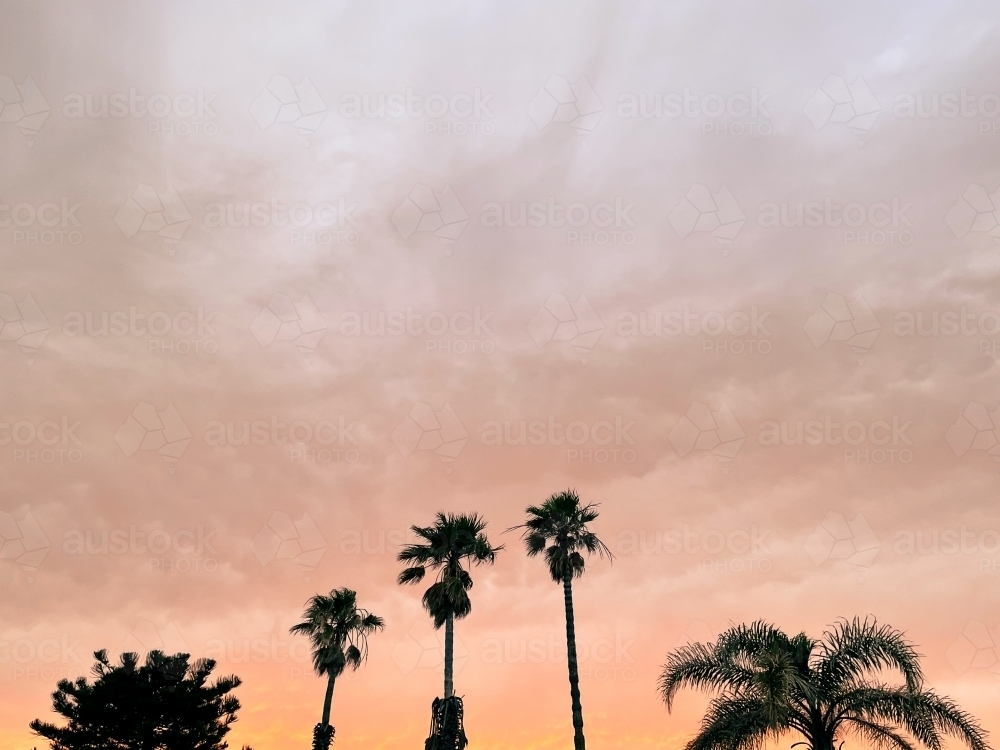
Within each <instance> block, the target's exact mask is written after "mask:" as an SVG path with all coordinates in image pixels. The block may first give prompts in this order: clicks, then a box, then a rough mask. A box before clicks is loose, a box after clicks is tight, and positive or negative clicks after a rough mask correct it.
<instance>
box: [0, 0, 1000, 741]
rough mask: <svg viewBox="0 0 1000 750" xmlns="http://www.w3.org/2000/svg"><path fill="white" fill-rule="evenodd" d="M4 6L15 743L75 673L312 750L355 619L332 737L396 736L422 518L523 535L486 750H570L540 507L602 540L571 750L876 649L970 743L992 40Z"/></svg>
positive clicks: (996, 467) (728, 14) (692, 723)
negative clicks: (113, 680) (352, 650)
mask: <svg viewBox="0 0 1000 750" xmlns="http://www.w3.org/2000/svg"><path fill="white" fill-rule="evenodd" d="M0 8H2V11H3V12H2V15H0V18H2V21H0V100H2V103H3V110H2V111H0V144H2V146H0V148H2V154H3V166H2V169H0V253H2V269H3V273H2V274H0V323H2V325H3V328H2V329H0V382H2V383H3V387H2V396H0V477H2V482H3V488H4V489H3V493H2V495H0V542H2V547H0V594H2V595H0V698H2V699H0V750H30V748H32V747H36V746H37V747H38V748H39V750H41V748H42V747H43V746H44V743H43V742H40V741H39V739H40V738H38V737H34V736H32V733H31V731H30V729H29V728H28V722H29V721H30V720H32V719H34V718H36V717H37V718H42V719H43V720H46V721H52V720H56V719H57V717H56V716H55V715H54V714H53V713H52V712H51V699H50V693H51V692H52V691H53V690H54V689H55V685H56V682H57V681H58V680H59V679H60V678H62V677H73V678H75V677H76V676H79V675H80V674H89V669H90V665H91V663H92V658H91V654H92V653H93V652H94V651H95V650H97V649H101V648H106V649H108V650H109V651H110V652H111V653H112V655H113V656H115V657H117V655H118V654H119V653H121V652H122V651H128V650H135V651H140V652H145V651H148V650H150V649H155V648H161V649H166V650H169V651H184V652H189V653H190V654H192V656H194V657H202V656H209V657H212V658H215V659H217V661H218V662H219V666H218V669H217V672H218V673H220V674H231V673H235V674H238V675H239V676H240V678H241V679H242V680H243V685H242V686H241V687H240V688H238V690H237V691H236V695H237V696H238V697H239V699H240V701H241V702H242V705H243V708H242V709H241V711H240V714H239V720H238V722H237V723H236V724H235V725H234V727H233V731H232V732H231V733H230V734H229V736H228V737H227V740H228V741H229V743H230V746H231V747H232V748H234V749H235V748H240V747H242V745H244V744H248V745H251V746H252V747H253V748H254V750H286V749H287V748H295V747H308V745H309V742H310V741H311V732H312V728H313V725H314V724H315V723H316V722H317V721H318V720H319V715H320V711H321V708H322V700H323V689H324V682H323V681H322V680H321V679H320V678H318V677H316V676H315V675H313V674H312V670H311V664H310V661H309V656H308V653H307V650H306V644H305V641H304V639H302V638H300V637H293V636H290V635H289V634H288V629H289V627H290V626H291V625H293V624H294V623H295V622H296V621H297V618H298V617H299V615H300V614H301V612H302V609H303V606H304V603H305V602H306V600H307V599H308V598H309V597H310V596H312V595H313V594H315V593H318V592H327V591H329V590H330V589H332V588H335V587H341V586H348V587H350V588H353V589H355V590H357V592H358V596H359V600H360V602H361V604H362V605H363V606H365V607H367V608H368V609H370V610H372V611H374V612H376V613H378V614H379V615H381V616H382V617H384V618H385V620H386V623H387V625H386V628H385V631H384V632H382V633H380V634H377V635H375V636H374V637H373V638H372V640H371V644H370V646H371V653H370V658H369V661H368V663H367V664H366V665H365V666H364V667H363V668H362V669H361V670H359V671H358V672H357V673H356V674H351V675H349V676H346V677H344V678H343V679H342V680H341V681H340V682H339V683H338V686H337V690H336V694H335V696H334V702H333V715H332V723H333V724H334V725H335V726H336V730H337V737H336V747H339V748H343V749H344V750H360V749H361V748H379V749H380V750H403V749H404V748H414V747H418V746H419V745H418V743H422V742H423V738H424V737H426V735H427V728H428V723H429V707H430V702H431V700H432V699H433V698H434V697H435V696H437V695H440V694H441V692H442V685H441V679H442V678H441V674H442V667H441V659H442V647H441V643H442V636H441V634H439V633H436V632H435V631H433V629H432V628H431V624H430V620H429V618H428V617H427V615H426V614H425V613H424V612H423V610H422V609H421V605H420V595H421V592H422V589H421V588H417V587H412V588H411V587H407V588H401V587H399V586H398V585H396V583H395V577H396V575H397V574H398V572H399V565H398V563H397V562H396V560H395V556H396V553H397V551H398V547H399V544H400V543H402V542H404V541H406V539H407V534H408V532H407V529H408V527H409V526H410V525H412V524H427V523H430V521H431V520H432V519H433V515H434V513H435V512H436V511H438V510H445V511H455V512H460V511H461V512H465V511H470V512H471V511H476V512H479V513H481V514H482V515H483V516H485V518H486V519H487V520H488V521H489V526H488V533H489V536H490V538H491V540H493V541H494V542H495V543H497V544H500V543H503V544H505V545H506V548H505V549H504V550H503V551H502V552H501V553H500V555H499V556H498V558H497V561H496V565H495V566H494V567H492V568H480V569H477V570H474V571H473V577H474V580H475V586H474V588H473V589H472V592H471V596H472V600H473V611H472V614H471V615H470V616H469V617H468V618H467V619H465V620H462V621H460V622H459V623H458V625H457V638H458V645H457V656H458V661H457V676H456V690H457V693H458V694H459V695H462V696H464V697H465V706H466V727H467V732H468V735H469V737H470V740H471V742H472V745H471V746H472V747H474V748H483V749H484V750H486V749H489V750H507V749H511V750H513V749H514V748H517V749H519V750H520V749H528V748H566V747H569V746H570V742H571V737H572V727H571V722H570V699H569V688H568V684H567V677H566V664H565V640H564V639H565V634H564V633H565V631H564V617H563V603H562V591H561V589H560V587H559V586H557V585H555V584H554V583H552V582H551V580H550V579H549V576H548V573H547V571H546V570H545V568H544V565H543V564H542V562H541V561H540V560H537V559H528V558H527V557H526V555H525V553H524V551H523V548H522V545H521V542H520V541H519V539H518V537H517V535H516V534H513V533H511V534H502V532H503V531H504V529H507V528H508V527H511V526H514V525H516V524H518V523H520V522H522V521H523V518H524V508H525V507H526V506H527V505H529V504H534V503H538V502H540V501H542V500H544V499H545V498H546V497H547V496H548V495H550V494H552V493H553V492H557V491H560V490H563V489H566V488H567V487H573V488H575V489H576V490H577V491H578V492H579V493H580V494H581V496H582V498H583V499H584V500H585V501H587V502H593V503H599V504H600V513H601V515H600V518H599V519H598V520H597V521H596V522H595V523H594V524H593V529H594V530H595V531H596V532H597V533H598V534H599V535H600V536H601V538H602V539H603V540H604V541H605V542H606V543H607V544H608V546H609V547H610V548H611V549H612V550H613V551H614V552H615V559H614V560H613V562H612V561H609V560H601V559H596V558H595V559H591V560H590V561H589V562H588V568H587V572H586V574H585V575H584V576H583V578H582V579H581V580H580V581H579V582H578V583H577V584H576V585H575V595H576V613H577V635H578V639H579V642H580V645H579V648H580V656H581V672H582V676H581V690H582V694H583V709H584V719H585V722H586V735H587V741H588V745H589V747H591V748H594V749H595V750H602V749H603V748H607V749H608V750H611V749H615V750H626V749H629V750H632V749H634V748H667V749H670V750H674V749H678V750H679V748H681V747H682V746H683V743H684V742H685V741H686V740H687V739H688V738H689V737H690V736H691V735H692V733H693V732H694V731H695V729H696V727H697V722H698V720H699V718H700V716H701V712H702V710H703V709H704V707H705V705H706V702H707V700H708V699H707V696H705V695H701V694H695V693H686V694H682V696H681V698H680V699H679V701H678V703H677V705H676V706H675V709H674V711H673V713H668V712H667V711H666V709H665V708H664V706H663V704H662V703H661V702H660V701H659V699H658V696H657V694H656V689H655V688H656V678H657V675H658V673H659V670H660V666H661V665H662V663H663V661H664V658H665V655H666V654H667V652H668V651H669V650H671V649H672V648H674V647H675V646H677V645H680V644H683V643H685V642H687V641H689V640H709V639H712V638H714V636H715V635H716V634H718V633H719V632H720V631H721V630H723V629H725V628H726V627H727V626H728V625H729V624H731V623H739V622H749V621H752V620H754V619H757V618H764V619H766V620H769V621H771V622H773V623H775V624H776V625H778V626H780V627H782V628H784V629H785V630H787V631H788V632H790V633H798V632H800V631H805V632H807V633H808V634H810V635H813V636H816V637H818V636H819V635H821V633H822V632H823V630H824V628H826V627H828V626H829V625H831V624H833V623H834V622H836V620H837V618H840V617H853V616H856V615H858V616H865V615H871V616H875V617H877V618H878V619H879V620H880V621H885V622H887V623H890V624H892V625H894V626H895V627H898V628H900V629H902V630H905V631H906V633H907V634H908V637H909V638H910V639H911V640H912V641H913V642H914V643H916V644H917V646H918V650H919V651H920V653H921V654H923V656H924V662H923V663H924V667H925V670H926V673H927V678H928V682H929V684H930V685H931V686H932V687H934V688H935V689H937V690H939V691H941V692H943V693H945V694H947V695H950V696H951V697H953V698H955V699H956V700H957V701H958V702H959V703H960V704H961V705H962V706H963V707H964V708H966V709H967V710H969V711H970V712H971V713H973V714H974V715H976V716H977V717H979V718H980V719H981V721H982V722H983V724H984V725H985V727H986V728H987V729H988V730H990V731H991V732H992V733H993V737H994V739H993V740H992V742H993V744H994V746H996V739H995V737H996V735H997V733H998V732H1000V708H998V706H1000V585H998V584H1000V513H998V506H997V490H998V486H1000V448H995V446H996V445H997V444H998V441H1000V388H998V384H1000V380H998V371H1000V368H998V357H1000V287H998V285H997V278H998V273H1000V244H998V242H1000V229H997V227H998V226H1000V159H998V154H1000V79H998V75H997V74H998V71H1000V52H998V50H1000V46H998V44H997V39H998V22H1000V10H998V7H997V6H996V4H995V3H991V2H985V1H983V2H954V3H949V2H940V1H939V2H922V1H920V0H917V1H915V2H909V3H900V2H885V1H884V0H865V1H864V2H856V1H854V0H850V1H847V2H838V3H804V2H783V1H781V0H777V1H775V0H772V2H768V3H763V4H760V3H741V2H737V1H736V0H711V1H710V2H672V3H651V2H645V3H642V2H619V3H616V2H549V3H527V2H485V1H481V2H480V1H476V0H466V1H465V2H462V1H461V0H451V1H449V0H442V1H441V2H431V3H412V4H411V3H403V2H398V3H382V2H335V1H329V2H316V3H306V2H300V3H292V4H279V3H261V2H253V3H246V2H242V3H241V2H208V3H206V2H187V1H186V0H185V1H184V2H173V3H151V2H136V3H125V2H101V3H93V4H88V5H87V6H86V7H84V6H69V5H63V4H48V5H44V4H38V3H30V2H13V1H9V0H4V1H3V2H0ZM796 739H797V738H793V737H791V736H788V737H786V738H784V739H783V740H782V741H781V743H779V745H780V747H783V748H787V747H789V746H790V744H791V743H792V742H794V741H795V740H796ZM846 747H847V748H848V750H854V748H860V747H862V746H861V745H860V744H859V742H858V741H857V740H856V739H854V738H850V739H849V740H848V742H847V745H846Z"/></svg>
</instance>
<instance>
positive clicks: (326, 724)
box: [290, 588, 385, 748]
mask: <svg viewBox="0 0 1000 750" xmlns="http://www.w3.org/2000/svg"><path fill="white" fill-rule="evenodd" d="M384 626H385V622H384V621H383V620H382V618H381V617H378V616H377V615H373V614H372V613H371V612H369V611H368V610H366V609H362V608H360V607H358V595H357V593H356V592H354V591H351V589H348V588H342V589H333V590H332V591H331V592H330V594H329V595H328V596H323V595H322V594H317V595H316V596H314V597H313V598H312V599H310V600H309V601H308V603H307V604H306V609H305V612H303V613H302V622H300V623H299V624H298V625H293V626H292V628H291V631H290V632H291V633H293V634H301V635H306V636H308V637H309V640H310V641H311V642H312V652H313V668H314V669H315V670H316V674H318V675H319V676H320V677H322V676H323V675H326V676H327V682H326V697H325V698H324V700H323V719H322V721H321V722H320V723H319V724H317V725H316V728H315V729H314V731H313V747H314V748H315V747H322V748H326V747H329V745H330V741H331V740H332V738H333V728H332V727H331V726H330V707H331V705H332V704H333V686H334V683H336V681H337V678H338V677H340V675H342V674H343V673H344V670H345V669H347V668H348V667H350V668H351V669H352V670H356V669H357V668H358V667H360V666H361V664H362V663H363V662H364V661H365V659H367V658H368V636H369V635H371V634H372V633H374V632H375V631H376V630H381V629H382V628H383V627H384Z"/></svg>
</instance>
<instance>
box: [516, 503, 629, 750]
mask: <svg viewBox="0 0 1000 750" xmlns="http://www.w3.org/2000/svg"><path fill="white" fill-rule="evenodd" d="M525 512H526V513H527V514H528V520H527V521H525V522H524V523H523V524H521V525H520V526H514V527H512V528H511V529H507V531H512V530H514V529H524V533H523V534H522V535H521V538H522V539H524V545H525V547H526V548H527V550H528V556H529V557H534V556H535V555H539V554H542V553H543V552H544V553H545V562H546V564H547V565H548V568H549V574H550V575H551V576H552V580H553V581H555V582H556V583H561V584H562V585H563V601H564V603H565V607H566V661H567V663H568V666H569V694H570V700H571V703H572V708H573V747H574V750H584V748H585V747H586V742H585V740H584V736H583V706H582V705H581V703H580V670H579V665H578V663H577V657H576V620H575V618H574V616H573V579H574V578H579V577H580V576H582V575H583V573H584V569H585V566H586V562H585V560H584V558H583V554H582V553H583V552H586V553H588V554H595V553H596V554H598V555H600V556H602V557H603V556H604V555H607V556H608V557H609V558H612V559H613V558H614V555H612V554H611V550H610V549H608V547H607V545H606V544H604V542H602V541H601V540H600V539H598V537H597V535H596V534H595V533H594V532H592V531H591V530H590V529H589V528H587V524H589V523H591V522H592V521H594V520H595V519H596V518H597V516H598V513H597V506H596V505H593V504H591V505H581V504H580V496H579V495H577V494H576V492H575V491H573V490H566V491H565V492H559V493H556V494H555V495H552V496H551V497H550V498H549V499H548V500H546V501H545V502H544V503H542V504H541V505H537V506H536V505H532V506H530V507H528V508H527V510H526V511H525Z"/></svg>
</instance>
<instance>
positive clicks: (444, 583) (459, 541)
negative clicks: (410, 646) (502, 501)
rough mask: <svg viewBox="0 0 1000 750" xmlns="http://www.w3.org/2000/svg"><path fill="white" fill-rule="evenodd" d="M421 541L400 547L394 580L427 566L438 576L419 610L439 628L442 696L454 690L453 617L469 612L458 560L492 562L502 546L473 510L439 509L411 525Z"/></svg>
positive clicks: (418, 577) (413, 576)
mask: <svg viewBox="0 0 1000 750" xmlns="http://www.w3.org/2000/svg"><path fill="white" fill-rule="evenodd" d="M411 529H412V531H413V533H414V534H416V535H417V536H418V537H419V538H420V539H422V540H423V542H422V543H419V544H409V545H407V546H405V547H403V549H402V550H401V551H400V553H399V556H398V558H397V559H398V560H399V562H401V563H405V565H406V567H405V568H403V570H402V572H401V573H400V574H399V578H398V579H397V581H398V583H400V584H408V583H419V582H420V581H422V580H423V579H424V576H425V575H426V573H427V569H428V568H430V569H433V570H436V571H437V578H436V579H435V581H434V583H433V584H431V586H430V588H428V589H427V591H425V592H424V596H423V604H424V609H425V610H427V613H428V614H429V615H430V616H431V617H432V618H433V620H434V627H435V629H439V628H440V627H441V626H442V625H444V626H445V630H444V697H445V698H446V699H447V698H451V697H452V696H453V695H454V694H455V620H461V619H462V618H464V617H466V616H467V615H468V614H469V613H470V612H471V611H472V600H471V599H470V598H469V589H471V588H472V576H470V575H469V571H468V570H466V569H465V567H464V566H463V562H470V563H472V564H474V565H492V564H493V562H494V560H495V559H496V554H497V552H499V551H500V550H502V549H503V546H502V545H501V546H500V547H493V546H491V545H490V542H489V540H488V539H487V538H486V533H485V529H486V521H484V520H483V519H482V518H481V517H480V516H479V515H478V514H475V513H473V514H454V513H448V514H445V513H441V512H439V513H438V514H437V516H436V517H435V520H434V525H433V526H412V527H411Z"/></svg>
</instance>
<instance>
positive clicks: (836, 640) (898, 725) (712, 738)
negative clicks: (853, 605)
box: [659, 618, 989, 750]
mask: <svg viewBox="0 0 1000 750" xmlns="http://www.w3.org/2000/svg"><path fill="white" fill-rule="evenodd" d="M886 671H895V672H899V673H900V674H901V675H902V677H903V684H902V685H891V684H888V683H886V682H885V681H884V673H885V672H886ZM682 687H693V688H700V689H704V690H709V691H711V692H714V693H715V694H716V696H715V697H714V698H713V699H712V702H711V703H710V704H709V707H708V710H707V713H706V715H705V717H704V719H702V724H701V730H700V731H699V733H698V734H697V735H696V736H695V737H694V739H692V740H691V741H690V742H688V744H687V746H686V749H685V750H760V748H762V747H763V746H764V744H765V743H766V742H767V741H768V740H773V739H775V738H777V737H779V736H780V735H782V734H784V733H785V732H789V731H792V732H798V733H799V734H801V735H802V737H803V738H804V740H803V741H802V742H800V743H796V744H803V745H805V746H806V747H807V748H809V749H810V750H833V748H835V747H839V746H840V744H842V742H843V739H844V737H845V735H847V734H849V733H853V734H854V735H856V736H858V737H859V738H860V739H862V740H864V741H866V742H867V743H869V744H871V745H873V746H874V747H876V748H877V749H878V750H915V745H924V746H925V747H927V748H930V750H940V749H941V747H942V735H951V736H953V737H957V738H958V739H959V740H961V741H963V742H964V743H965V744H967V745H968V746H969V747H970V748H972V750H989V746H988V745H987V744H986V732H985V731H984V730H983V728H982V727H981V726H980V725H979V724H978V722H977V721H976V720H975V719H974V718H973V717H972V716H970V715H969V714H967V713H965V712H964V711H963V710H962V709H961V708H959V707H958V706H957V705H956V704H955V703H954V702H953V701H952V700H950V699H949V698H946V697H944V696H940V695H938V694H936V693H935V692H933V691H932V690H928V689H925V688H924V687H923V674H922V672H921V669H920V659H919V656H918V654H917V653H916V651H915V650H914V648H913V646H912V645H911V644H910V643H909V642H908V641H907V640H906V639H905V638H904V634H903V633H901V632H900V631H898V630H894V629H892V628H890V627H888V626H886V625H879V624H878V623H877V622H876V621H875V620H874V619H872V620H869V619H867V618H866V619H864V620H861V619H859V618H855V619H854V620H851V621H847V620H842V621H840V622H838V623H837V624H836V625H834V626H833V627H831V628H830V629H828V630H827V631H826V632H824V633H823V637H822V638H820V639H819V640H813V639H811V638H808V637H807V636H806V635H805V634H804V633H800V634H799V635H796V636H794V637H792V638H789V637H788V636H787V635H786V634H785V633H783V632H782V631H780V630H778V629H777V628H776V627H775V626H773V625H770V624H768V623H765V622H760V621H758V622H755V623H753V624H751V625H738V626H736V627H733V628H731V629H729V630H727V631H726V632H725V633H723V634H722V635H720V636H719V639H718V640H717V641H716V642H715V643H707V644H706V643H694V644H689V645H687V646H682V647H681V648H678V649H676V650H675V651H673V652H671V653H670V654H669V655H668V656H667V662H666V664H665V665H664V667H663V673H662V674H661V676H660V683H659V690H660V694H661V696H662V697H663V700H664V701H665V702H666V704H667V709H668V710H669V709H670V708H671V706H672V704H673V700H674V696H675V695H676V694H677V691H678V690H680V689H681V688H682Z"/></svg>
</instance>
